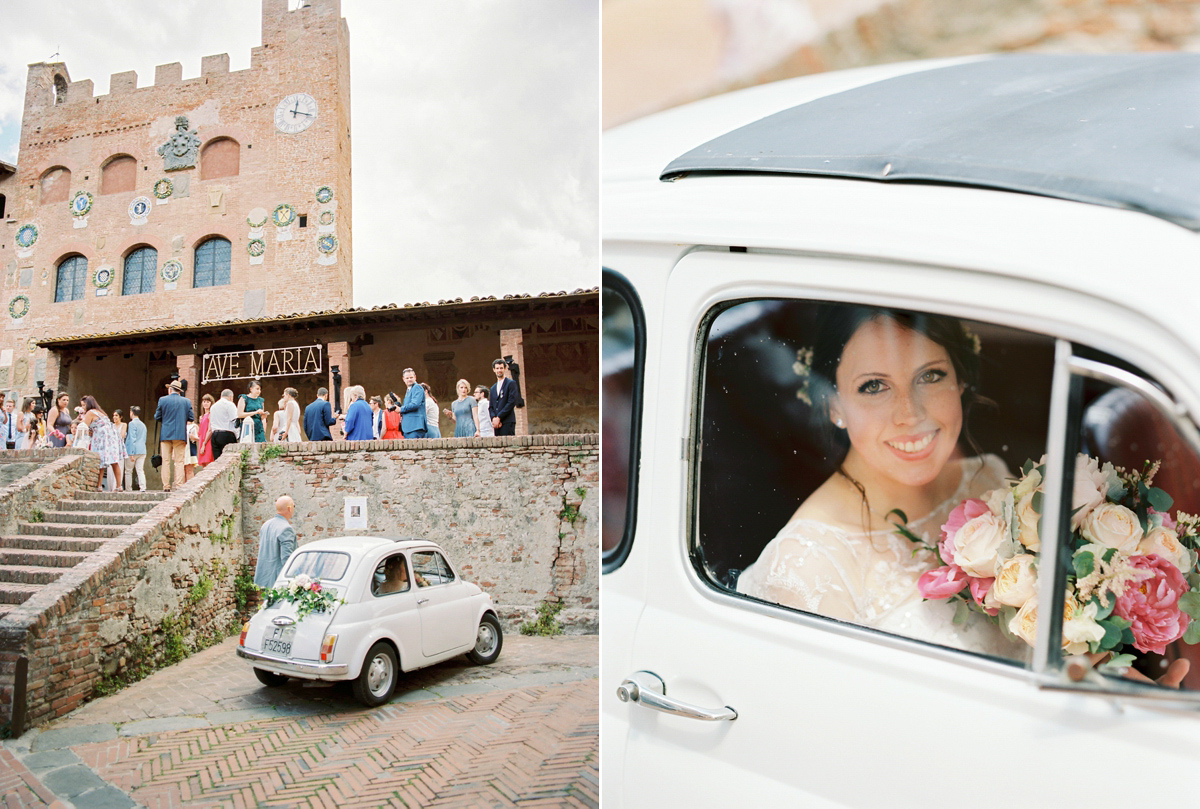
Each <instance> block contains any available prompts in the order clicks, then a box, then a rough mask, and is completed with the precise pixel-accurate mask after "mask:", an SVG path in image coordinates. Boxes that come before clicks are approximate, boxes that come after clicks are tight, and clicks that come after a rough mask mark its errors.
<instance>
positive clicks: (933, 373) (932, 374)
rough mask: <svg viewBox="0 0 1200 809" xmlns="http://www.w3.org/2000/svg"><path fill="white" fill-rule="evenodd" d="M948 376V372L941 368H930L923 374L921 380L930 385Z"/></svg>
mask: <svg viewBox="0 0 1200 809" xmlns="http://www.w3.org/2000/svg"><path fill="white" fill-rule="evenodd" d="M946 376H947V374H946V372H945V371H943V370H941V369H940V368H930V369H929V370H928V371H926V372H925V373H923V374H921V376H920V380H921V381H922V382H924V383H925V384H927V385H928V384H933V383H934V382H941V381H942V380H943V379H945V378H946Z"/></svg>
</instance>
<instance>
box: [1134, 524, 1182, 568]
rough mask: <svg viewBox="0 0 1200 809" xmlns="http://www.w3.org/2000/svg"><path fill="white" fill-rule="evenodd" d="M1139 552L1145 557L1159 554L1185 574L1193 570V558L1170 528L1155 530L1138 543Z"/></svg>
mask: <svg viewBox="0 0 1200 809" xmlns="http://www.w3.org/2000/svg"><path fill="white" fill-rule="evenodd" d="M1137 552H1138V553H1140V554H1143V555H1145V556H1149V555H1150V554H1152V553H1157V554H1158V555H1159V556H1161V557H1162V558H1164V559H1166V560H1168V561H1170V562H1171V564H1173V565H1175V567H1177V568H1179V569H1180V571H1182V572H1183V573H1187V572H1188V570H1189V569H1190V568H1191V562H1192V557H1191V555H1190V554H1189V553H1188V551H1187V549H1186V548H1184V547H1183V545H1181V544H1180V543H1179V537H1178V536H1176V535H1175V532H1174V531H1172V530H1171V529H1169V528H1163V527H1161V526H1160V527H1158V528H1153V529H1151V530H1150V533H1148V534H1146V536H1145V537H1143V538H1142V541H1141V542H1139V543H1138V546H1137Z"/></svg>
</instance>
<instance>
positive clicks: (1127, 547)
mask: <svg viewBox="0 0 1200 809" xmlns="http://www.w3.org/2000/svg"><path fill="white" fill-rule="evenodd" d="M1079 530H1080V533H1082V534H1083V537H1084V539H1086V540H1088V541H1089V542H1094V543H1096V544H1097V545H1103V546H1104V547H1106V548H1116V549H1117V551H1118V552H1120V553H1123V554H1125V555H1126V556H1132V555H1133V554H1135V553H1137V552H1138V543H1139V542H1141V541H1142V524H1141V522H1139V521H1138V517H1137V515H1136V514H1134V513H1133V512H1132V511H1130V510H1129V509H1127V508H1125V506H1119V505H1117V504H1116V503H1101V504H1100V505H1098V506H1096V507H1095V508H1094V509H1092V511H1091V513H1089V514H1088V515H1087V517H1086V518H1085V519H1084V521H1083V523H1082V524H1081V525H1080V527H1079Z"/></svg>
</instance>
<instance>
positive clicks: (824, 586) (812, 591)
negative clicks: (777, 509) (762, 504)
mask: <svg viewBox="0 0 1200 809" xmlns="http://www.w3.org/2000/svg"><path fill="white" fill-rule="evenodd" d="M854 570H855V564H854V550H853V547H852V542H851V541H850V539H849V538H848V537H847V536H846V534H845V533H844V532H842V531H840V530H838V529H837V528H834V527H832V526H829V525H825V524H824V523H819V522H816V521H813V520H793V521H792V522H790V523H788V524H787V525H785V526H784V527H783V529H782V530H781V531H780V532H779V534H778V535H777V536H776V537H775V538H774V539H772V540H771V542H770V543H769V544H768V545H767V547H766V548H764V549H763V552H762V554H761V555H759V557H758V561H756V562H755V563H754V564H753V565H751V566H750V567H748V568H746V569H745V570H744V571H742V575H741V576H740V577H739V578H738V583H737V589H738V592H740V593H744V594H745V595H748V596H753V597H754V598H760V599H762V600H763V601H770V602H773V603H775V604H782V605H783V606H785V607H793V608H795V609H800V610H805V611H806V612H813V613H817V614H819V615H824V616H827V617H829V618H835V619H838V620H842V621H858V620H860V616H859V613H860V610H859V606H860V605H859V601H860V594H859V593H858V589H859V588H857V587H856V586H855V583H854V581H853V574H852V571H854Z"/></svg>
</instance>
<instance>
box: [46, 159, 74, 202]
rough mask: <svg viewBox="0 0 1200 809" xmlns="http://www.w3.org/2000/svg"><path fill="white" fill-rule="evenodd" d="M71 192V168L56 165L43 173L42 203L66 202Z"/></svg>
mask: <svg viewBox="0 0 1200 809" xmlns="http://www.w3.org/2000/svg"><path fill="white" fill-rule="evenodd" d="M69 193H71V170H70V169H68V168H65V167H63V166H55V167H54V168H52V169H50V170H49V171H47V172H46V173H45V174H43V175H42V204H43V205H45V204H46V203H48V202H66V201H67V194H69Z"/></svg>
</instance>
